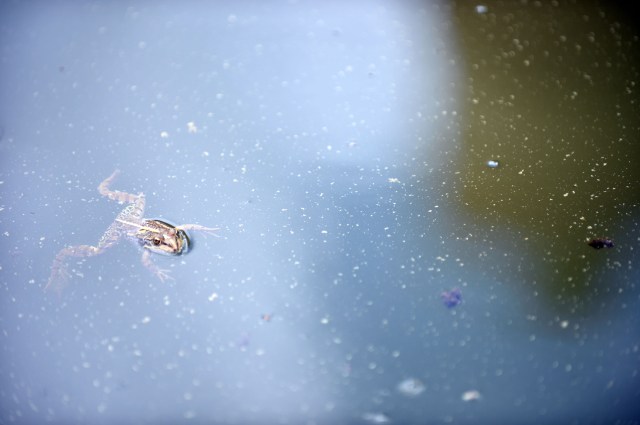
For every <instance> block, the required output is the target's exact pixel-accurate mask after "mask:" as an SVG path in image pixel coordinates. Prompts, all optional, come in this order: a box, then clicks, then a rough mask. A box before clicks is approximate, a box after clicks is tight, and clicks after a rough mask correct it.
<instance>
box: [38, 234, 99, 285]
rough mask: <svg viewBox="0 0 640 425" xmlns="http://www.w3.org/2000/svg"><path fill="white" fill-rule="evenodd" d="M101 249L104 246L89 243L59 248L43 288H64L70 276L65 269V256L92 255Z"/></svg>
mask: <svg viewBox="0 0 640 425" xmlns="http://www.w3.org/2000/svg"><path fill="white" fill-rule="evenodd" d="M103 251H104V248H100V247H97V246H91V245H76V246H68V247H66V248H63V249H61V250H60V252H58V255H56V258H55V259H54V260H53V265H52V266H51V275H50V276H49V281H48V282H47V286H45V288H44V289H45V290H46V291H48V290H52V289H53V290H55V291H56V292H58V293H60V291H62V288H64V286H65V284H66V283H67V281H68V280H69V277H70V275H69V271H68V270H67V262H66V259H67V257H93V256H94V255H98V254H101V253H102V252H103Z"/></svg>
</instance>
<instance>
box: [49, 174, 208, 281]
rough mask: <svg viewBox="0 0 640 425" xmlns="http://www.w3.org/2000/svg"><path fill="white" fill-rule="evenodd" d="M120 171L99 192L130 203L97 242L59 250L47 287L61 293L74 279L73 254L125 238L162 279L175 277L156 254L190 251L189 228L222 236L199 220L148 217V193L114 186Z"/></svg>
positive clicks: (103, 247)
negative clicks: (182, 221) (157, 261)
mask: <svg viewBox="0 0 640 425" xmlns="http://www.w3.org/2000/svg"><path fill="white" fill-rule="evenodd" d="M118 175H120V170H117V169H116V170H115V171H114V172H113V173H112V174H111V175H110V176H109V177H107V178H106V179H104V180H103V181H102V182H101V183H100V184H99V185H98V193H100V195H102V196H104V197H106V198H108V199H110V200H112V201H116V202H119V203H120V204H127V205H126V207H125V208H124V209H123V210H122V211H120V213H119V214H118V215H117V216H116V218H115V220H114V222H113V223H111V225H110V226H109V227H108V228H107V230H106V231H105V232H104V234H103V235H102V237H101V238H100V240H99V241H98V243H97V244H96V245H74V246H67V247H65V248H63V249H61V250H60V251H59V252H58V254H57V255H56V256H55V259H54V260H53V265H52V266H51V275H50V276H49V280H48V282H47V285H46V286H45V290H47V291H48V290H55V291H56V292H58V293H60V292H61V290H62V289H63V288H64V286H66V284H67V282H68V281H69V279H70V274H69V271H68V265H67V260H68V259H69V257H93V256H96V255H100V254H102V253H104V252H105V251H106V250H107V249H109V248H111V247H113V246H114V245H116V244H117V243H118V242H119V241H120V240H123V239H129V240H132V241H134V242H135V243H137V244H138V245H139V246H140V247H141V248H142V258H141V261H142V264H143V265H144V266H145V267H146V268H147V269H148V270H149V271H150V272H151V273H152V274H153V275H155V276H156V277H158V279H160V281H161V282H165V281H166V280H170V279H173V277H172V276H171V275H170V274H169V271H168V270H166V269H162V268H160V267H158V266H157V265H156V264H155V263H154V262H153V260H152V258H151V256H152V254H164V255H174V256H177V255H183V254H186V253H187V252H188V251H189V248H190V246H191V239H190V238H189V235H188V233H187V232H188V231H192V232H203V233H204V234H208V235H213V236H218V235H217V233H216V232H217V231H218V230H220V228H218V227H205V226H201V225H199V224H182V225H179V226H174V225H173V224H171V223H169V222H167V221H163V220H159V219H149V218H144V209H145V203H146V200H145V195H144V193H138V194H132V193H127V192H122V191H119V190H112V189H111V185H112V183H113V182H114V181H115V180H116V178H117V177H118Z"/></svg>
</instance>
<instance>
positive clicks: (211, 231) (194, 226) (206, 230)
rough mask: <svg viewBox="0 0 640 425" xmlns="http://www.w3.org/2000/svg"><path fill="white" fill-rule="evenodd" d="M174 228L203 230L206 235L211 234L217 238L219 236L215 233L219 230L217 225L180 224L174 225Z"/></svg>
mask: <svg viewBox="0 0 640 425" xmlns="http://www.w3.org/2000/svg"><path fill="white" fill-rule="evenodd" d="M176 229H178V230H192V231H194V232H204V233H206V234H207V235H212V236H215V237H218V238H219V237H220V236H219V235H218V234H216V233H215V232H216V231H217V230H220V228H219V227H204V226H200V225H199V224H182V225H180V226H176Z"/></svg>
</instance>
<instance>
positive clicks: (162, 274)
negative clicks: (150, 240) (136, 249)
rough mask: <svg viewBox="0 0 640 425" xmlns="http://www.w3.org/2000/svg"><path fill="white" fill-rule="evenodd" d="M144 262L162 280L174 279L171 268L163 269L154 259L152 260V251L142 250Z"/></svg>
mask: <svg viewBox="0 0 640 425" xmlns="http://www.w3.org/2000/svg"><path fill="white" fill-rule="evenodd" d="M141 260H142V264H143V265H144V266H145V267H146V268H147V269H148V270H149V271H150V272H151V273H153V274H154V275H156V276H157V277H158V279H160V281H161V282H164V281H165V280H167V279H171V280H173V277H171V275H169V270H165V269H161V268H160V267H158V266H156V265H155V264H154V262H153V261H151V253H150V252H149V251H147V250H146V249H145V250H144V251H143V252H142V259H141Z"/></svg>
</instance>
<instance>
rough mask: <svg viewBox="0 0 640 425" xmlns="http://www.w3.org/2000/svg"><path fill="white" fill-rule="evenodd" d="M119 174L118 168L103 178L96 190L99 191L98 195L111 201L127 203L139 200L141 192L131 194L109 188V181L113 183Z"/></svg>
mask: <svg viewBox="0 0 640 425" xmlns="http://www.w3.org/2000/svg"><path fill="white" fill-rule="evenodd" d="M119 174H120V170H115V171H114V172H113V173H112V174H111V175H110V176H109V177H107V178H106V179H104V181H103V182H102V183H100V184H99V185H98V192H100V195H102V196H105V197H107V198H109V199H111V200H112V201H117V202H120V203H128V204H134V203H136V201H138V200H139V198H140V197H141V196H142V194H138V195H133V194H131V193H127V192H121V191H119V190H111V189H109V186H111V183H113V181H114V180H115V179H116V177H118V175H119Z"/></svg>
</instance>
